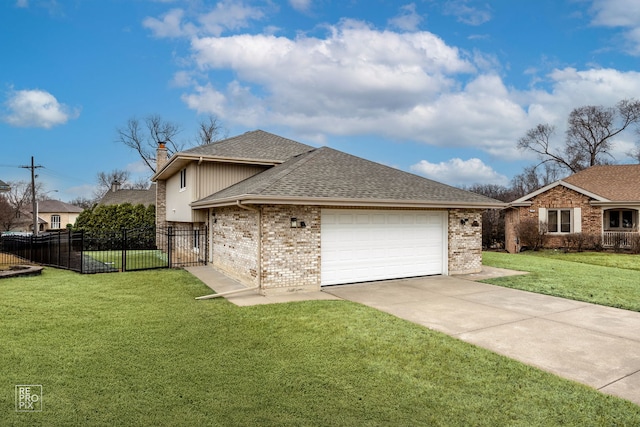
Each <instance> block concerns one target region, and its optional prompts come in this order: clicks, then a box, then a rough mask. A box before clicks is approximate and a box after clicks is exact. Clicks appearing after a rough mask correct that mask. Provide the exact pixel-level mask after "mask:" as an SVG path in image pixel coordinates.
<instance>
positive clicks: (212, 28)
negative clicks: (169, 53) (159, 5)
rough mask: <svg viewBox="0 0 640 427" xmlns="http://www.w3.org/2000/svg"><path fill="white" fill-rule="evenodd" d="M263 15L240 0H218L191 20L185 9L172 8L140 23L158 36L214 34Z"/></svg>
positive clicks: (246, 24) (239, 25) (238, 26)
mask: <svg viewBox="0 0 640 427" xmlns="http://www.w3.org/2000/svg"><path fill="white" fill-rule="evenodd" d="M263 17H264V12H263V11H262V10H261V9H260V8H257V7H253V6H248V5H246V4H244V2H242V1H234V0H222V1H220V2H218V3H216V4H215V6H214V7H213V8H211V9H210V10H208V11H206V12H203V13H200V14H198V15H197V16H195V22H193V21H191V20H189V19H188V16H187V12H185V10H183V9H172V10H170V11H169V12H167V13H166V14H164V15H163V16H162V17H161V19H158V18H153V17H147V18H145V19H144V20H143V21H142V25H143V26H144V27H145V28H148V29H149V30H151V32H152V33H153V35H154V36H155V37H159V38H163V37H168V38H175V37H191V36H194V35H196V34H200V35H213V36H216V37H218V36H220V35H221V34H222V33H223V32H225V31H228V30H237V29H240V28H244V27H247V26H248V25H249V22H250V21H252V20H259V19H262V18H263Z"/></svg>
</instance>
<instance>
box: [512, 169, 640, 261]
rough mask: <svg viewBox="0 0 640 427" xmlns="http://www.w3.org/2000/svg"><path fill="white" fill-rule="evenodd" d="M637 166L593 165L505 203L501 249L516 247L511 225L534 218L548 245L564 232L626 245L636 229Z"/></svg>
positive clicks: (639, 202)
mask: <svg viewBox="0 0 640 427" xmlns="http://www.w3.org/2000/svg"><path fill="white" fill-rule="evenodd" d="M639 211H640V165H600V166H592V167H590V168H587V169H585V170H583V171H580V172H578V173H575V174H573V175H571V176H569V177H567V178H564V179H561V180H559V181H556V182H554V183H552V184H549V185H547V186H545V187H543V188H540V189H539V190H537V191H534V192H533V193H530V194H527V195H526V196H524V197H521V198H519V199H517V200H514V201H513V202H511V203H509V205H508V208H507V211H506V215H505V240H506V249H507V250H508V251H509V252H511V253H515V252H519V251H520V249H521V246H520V242H519V241H518V238H517V235H516V231H515V230H516V226H517V224H519V223H520V221H522V220H524V219H527V218H528V219H535V220H537V221H538V222H539V224H540V226H541V227H544V228H546V229H547V234H548V240H547V244H546V245H547V246H548V247H551V248H560V247H563V245H564V238H565V237H566V236H567V235H568V234H572V233H583V234H589V235H592V236H595V237H596V238H598V239H600V238H601V239H602V244H603V246H605V247H606V246H612V245H613V242H614V241H616V240H617V241H619V242H621V244H622V246H626V245H627V244H628V241H629V239H628V238H629V237H630V236H632V235H634V234H637V233H638V212H639Z"/></svg>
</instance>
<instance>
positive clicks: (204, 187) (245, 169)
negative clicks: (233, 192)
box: [195, 163, 267, 200]
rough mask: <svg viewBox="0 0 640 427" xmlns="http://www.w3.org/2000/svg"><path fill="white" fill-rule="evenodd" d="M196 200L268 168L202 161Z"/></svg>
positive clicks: (199, 168) (199, 167)
mask: <svg viewBox="0 0 640 427" xmlns="http://www.w3.org/2000/svg"><path fill="white" fill-rule="evenodd" d="M197 169H198V173H197V175H198V181H197V184H196V185H197V189H196V194H195V200H199V199H202V198H204V197H207V196H209V195H211V194H213V193H216V192H218V191H220V190H222V189H224V188H227V187H229V186H231V185H233V184H236V183H238V182H240V181H243V180H245V179H247V178H249V177H251V176H253V175H255V174H257V173H260V172H262V171H264V170H265V169H267V167H265V166H255V165H234V164H231V163H202V164H201V165H199V166H198V167H197Z"/></svg>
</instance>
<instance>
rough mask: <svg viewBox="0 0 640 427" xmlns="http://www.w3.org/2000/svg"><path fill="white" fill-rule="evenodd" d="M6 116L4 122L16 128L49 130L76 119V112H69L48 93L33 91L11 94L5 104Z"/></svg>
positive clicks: (69, 110) (67, 108)
mask: <svg viewBox="0 0 640 427" xmlns="http://www.w3.org/2000/svg"><path fill="white" fill-rule="evenodd" d="M5 107H6V109H7V112H8V114H7V115H5V116H4V117H3V119H4V121H5V122H7V123H9V124H10V125H12V126H18V127H40V128H45V129H49V128H51V127H53V126H56V125H61V124H64V123H66V122H67V121H68V120H69V119H73V118H76V117H78V115H79V114H80V112H79V111H78V110H71V109H70V108H69V107H67V106H66V105H64V104H60V103H59V102H58V100H57V99H56V98H55V97H54V96H53V95H51V94H50V93H49V92H46V91H43V90H38V89H33V90H18V91H13V92H11V94H10V96H9V98H8V99H7V101H6V102H5Z"/></svg>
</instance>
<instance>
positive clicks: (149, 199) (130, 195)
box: [98, 181, 156, 206]
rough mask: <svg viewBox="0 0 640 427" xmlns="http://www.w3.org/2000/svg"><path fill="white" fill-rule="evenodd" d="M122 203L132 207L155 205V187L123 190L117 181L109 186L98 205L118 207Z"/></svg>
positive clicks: (152, 185) (153, 185)
mask: <svg viewBox="0 0 640 427" xmlns="http://www.w3.org/2000/svg"><path fill="white" fill-rule="evenodd" d="M122 203H131V204H132V205H139V204H142V205H145V206H150V205H155V204H156V185H155V184H151V186H150V187H149V188H148V189H146V190H132V189H123V188H121V186H120V183H119V182H118V181H114V182H113V183H112V184H111V189H110V190H109V191H108V192H107V193H106V194H105V195H104V196H102V198H101V199H100V201H99V202H98V204H99V205H120V204H122Z"/></svg>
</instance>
